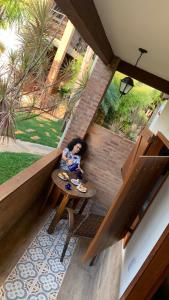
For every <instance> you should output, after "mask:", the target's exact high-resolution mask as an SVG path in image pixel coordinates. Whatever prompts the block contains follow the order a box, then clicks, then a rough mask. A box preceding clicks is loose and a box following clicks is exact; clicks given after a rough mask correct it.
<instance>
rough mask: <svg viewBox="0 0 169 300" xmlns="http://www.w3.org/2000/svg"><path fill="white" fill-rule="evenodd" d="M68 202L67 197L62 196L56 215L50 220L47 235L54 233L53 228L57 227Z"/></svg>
mask: <svg viewBox="0 0 169 300" xmlns="http://www.w3.org/2000/svg"><path fill="white" fill-rule="evenodd" d="M68 201H69V195H64V197H63V200H62V202H61V204H60V206H59V208H58V209H57V211H56V214H55V216H54V218H53V220H52V222H51V224H50V226H49V228H48V233H49V234H51V233H53V232H54V230H55V226H56V225H57V223H58V222H59V220H60V219H61V216H62V214H63V212H64V209H65V207H66V205H67V203H68Z"/></svg>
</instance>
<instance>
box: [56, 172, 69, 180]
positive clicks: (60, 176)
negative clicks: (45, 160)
mask: <svg viewBox="0 0 169 300" xmlns="http://www.w3.org/2000/svg"><path fill="white" fill-rule="evenodd" d="M58 177H59V178H60V179H62V180H64V181H67V180H68V179H67V178H65V177H64V176H63V175H62V174H60V173H59V174H58Z"/></svg>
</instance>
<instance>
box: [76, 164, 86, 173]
mask: <svg viewBox="0 0 169 300" xmlns="http://www.w3.org/2000/svg"><path fill="white" fill-rule="evenodd" d="M77 170H79V171H80V172H81V173H82V174H83V173H84V171H83V170H82V169H81V167H80V165H78V168H77Z"/></svg>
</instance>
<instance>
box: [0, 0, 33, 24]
mask: <svg viewBox="0 0 169 300" xmlns="http://www.w3.org/2000/svg"><path fill="white" fill-rule="evenodd" d="M27 2H28V0H19V1H18V0H0V27H2V28H6V26H10V25H12V24H13V23H14V22H18V21H20V20H21V19H22V18H23V15H24V12H25V6H26V5H27Z"/></svg>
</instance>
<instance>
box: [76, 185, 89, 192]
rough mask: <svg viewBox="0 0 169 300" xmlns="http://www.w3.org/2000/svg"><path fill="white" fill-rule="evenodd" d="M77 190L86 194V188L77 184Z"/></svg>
mask: <svg viewBox="0 0 169 300" xmlns="http://www.w3.org/2000/svg"><path fill="white" fill-rule="evenodd" d="M77 190H78V191H79V192H81V193H86V192H87V187H85V186H84V185H83V184H79V185H78V186H77Z"/></svg>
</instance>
